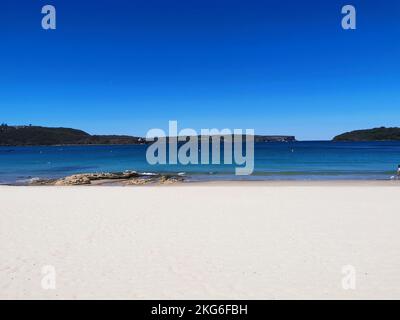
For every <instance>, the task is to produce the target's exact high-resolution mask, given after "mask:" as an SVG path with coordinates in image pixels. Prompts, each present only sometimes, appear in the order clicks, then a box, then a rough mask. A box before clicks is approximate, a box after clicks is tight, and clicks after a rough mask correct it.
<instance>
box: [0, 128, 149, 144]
mask: <svg viewBox="0 0 400 320" xmlns="http://www.w3.org/2000/svg"><path fill="white" fill-rule="evenodd" d="M143 142H144V141H143V139H142V138H139V137H130V136H115V135H109V136H100V135H93V136H92V135H90V134H88V133H86V132H84V131H82V130H76V129H70V128H46V127H38V126H8V125H6V124H2V125H1V126H0V145H2V146H35V145H69V144H84V145H88V144H140V143H143Z"/></svg>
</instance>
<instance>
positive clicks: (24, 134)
mask: <svg viewBox="0 0 400 320" xmlns="http://www.w3.org/2000/svg"><path fill="white" fill-rule="evenodd" d="M254 141H255V142H289V141H296V139H295V137H294V136H259V135H257V136H254ZM143 143H146V140H145V139H144V138H141V137H132V136H117V135H90V134H89V133H87V132H85V131H82V130H77V129H70V128H47V127H39V126H32V125H28V126H8V125H7V124H2V125H0V146H40V145H41V146H52V145H96V144H97V145H110V144H143Z"/></svg>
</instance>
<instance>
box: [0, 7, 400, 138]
mask: <svg viewBox="0 0 400 320" xmlns="http://www.w3.org/2000/svg"><path fill="white" fill-rule="evenodd" d="M45 4H53V5H54V6H55V7H56V9H57V29H56V30H53V31H52V30H47V31H46V30H43V29H42V28H41V19H42V16H43V15H42V14H41V7H42V6H43V5H45ZM345 4H353V5H354V6H355V7H356V9H357V30H347V31H345V30H343V29H342V28H341V18H342V14H341V7H342V6H343V5H345ZM0 27H1V28H0V35H1V44H0V46H1V47H0V49H1V50H0V57H1V59H0V122H6V123H9V124H28V123H32V124H35V125H46V126H65V127H74V128H80V129H83V130H86V131H88V132H90V133H97V134H109V133H117V134H133V135H144V134H145V133H146V132H147V130H149V129H151V128H167V126H168V120H177V121H178V124H179V126H180V128H183V127H191V128H194V129H196V130H199V129H200V128H213V127H215V128H220V129H222V128H232V129H233V128H243V129H245V128H254V129H255V131H256V133H257V134H293V135H296V136H297V137H298V138H299V139H305V140H309V139H330V138H332V136H334V135H336V134H338V133H341V132H343V131H348V130H352V129H359V128H368V127H375V126H382V125H384V126H399V125H400V88H399V87H400V2H399V1H397V0H381V1H372V0H362V1H354V0H349V1H337V0H329V1H322V0H321V1H311V0H305V1H299V0H291V1H289V0H279V1H277V0H275V1H268V0H264V1H255V0H241V1H236V0H229V1H226V0H212V1H211V0H190V1H188V0H168V1H166V0H140V1H139V0H131V1H128V0H126V1H122V0H113V1H111V0H107V1H106V0H103V1H102V0H97V1H73V0H68V1H67V0H64V1H58V0H46V1H34V0H25V1H22V0H12V1H11V0H5V1H2V2H1V10H0Z"/></svg>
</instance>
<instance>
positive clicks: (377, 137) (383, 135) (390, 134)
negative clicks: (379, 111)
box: [333, 127, 400, 142]
mask: <svg viewBox="0 0 400 320" xmlns="http://www.w3.org/2000/svg"><path fill="white" fill-rule="evenodd" d="M333 141H350V142H351V141H352V142H361V141H400V128H397V127H393V128H386V127H380V128H373V129H365V130H355V131H351V132H346V133H343V134H340V135H338V136H336V137H334V138H333Z"/></svg>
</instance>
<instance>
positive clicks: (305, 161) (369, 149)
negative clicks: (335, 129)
mask: <svg viewBox="0 0 400 320" xmlns="http://www.w3.org/2000/svg"><path fill="white" fill-rule="evenodd" d="M146 148H147V146H145V145H129V146H127V145H124V146H52V147H0V183H3V184H4V183H24V182H26V181H28V180H29V179H32V178H58V177H64V176H67V175H71V174H75V173H84V172H100V171H103V172H104V171H124V170H136V171H141V172H174V173H183V172H184V174H185V175H187V176H188V178H189V179H190V180H232V179H237V180H332V179H333V180H343V179H355V180H358V179H364V180H376V179H390V177H391V176H393V175H394V174H395V172H396V168H397V165H398V164H400V142H357V143H355V142H330V141H321V142H315V141H313V142H291V143H284V142H282V143H280V142H276V143H256V144H255V150H254V158H255V161H254V164H255V165H254V172H253V174H252V175H251V176H235V175H234V168H235V167H234V165H224V164H223V165H210V164H208V165H150V164H148V163H147V161H146ZM221 154H222V151H221Z"/></svg>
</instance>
